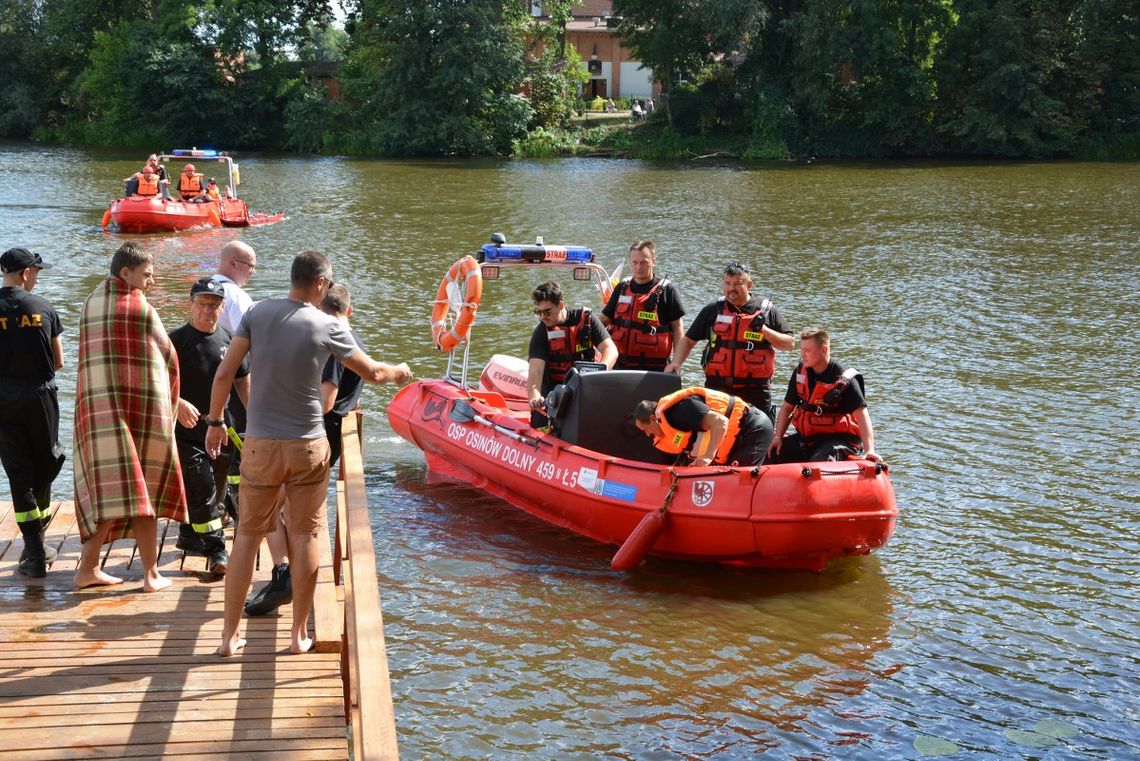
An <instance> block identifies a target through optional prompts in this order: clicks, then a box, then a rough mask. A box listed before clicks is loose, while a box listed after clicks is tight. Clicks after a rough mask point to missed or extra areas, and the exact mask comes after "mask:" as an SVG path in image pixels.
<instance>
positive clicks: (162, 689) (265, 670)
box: [0, 416, 398, 761]
mask: <svg viewBox="0 0 1140 761" xmlns="http://www.w3.org/2000/svg"><path fill="white" fill-rule="evenodd" d="M357 430H358V429H357V421H356V420H355V419H354V417H353V416H349V417H348V418H347V419H346V420H345V426H344V444H345V447H344V456H343V460H342V470H341V475H342V479H341V480H339V481H337V513H336V515H337V519H336V521H335V523H334V526H333V532H332V536H334V537H335V538H336V539H335V542H330V541H329V532H328V531H327V529H326V533H325V541H324V542H323V543H322V545H321V546H322V556H321V564H320V575H319V580H318V588H317V597H316V602H315V604H314V609H315V610H314V615H313V628H312V631H313V636H314V639H315V641H316V648H315V652H312V653H307V654H305V655H290V654H289V652H288V649H289V624H290V608H289V607H288V606H285V607H283V608H281V613H282V615H273V614H270V615H268V616H261V617H246V618H245V621H244V630H245V638H246V640H247V641H248V644H247V645H246V647H245V649H244V650H242V652H241V653H240V654H238V655H237V656H236V657H234V658H219V657H217V656H215V655H214V654H213V652H214V648H216V647H217V645H218V643H219V642H220V640H221V627H222V597H223V587H224V581H223V580H221V579H216V578H214V577H213V576H212V575H210V574H208V573H207V572H206V569H205V559H204V558H200V557H187V558H186V559H185V562H183V560H182V553H181V552H180V551H178V550H176V549H175V548H174V541H175V539H177V534H178V530H177V525H173V524H172V525H171V526H170V528H169V531H168V533H167V536H166V540H165V542H164V543H163V546H162V548H161V555H160V558H159V563H160V566H161V569H162V572H163V574H164V575H165V576H167V577H169V578H170V579H171V580H172V581H173V582H174V583H173V584H172V585H171V586H170V587H169V588H168V589H165V590H162V591H161V592H158V593H155V594H147V593H145V592H143V591H142V587H141V577H142V571H141V567H140V561H139V559H138V557H137V554H136V553H135V552H134V542H133V541H129V540H122V541H119V542H116V543H115V544H114V545H112V547H111V551H110V554H109V555H108V557H107V561H106V565H105V569H106V570H107V571H108V572H109V573H111V574H112V575H115V576H120V577H122V578H124V579H125V580H126V582H125V583H124V584H121V585H117V586H114V587H101V588H94V589H84V590H76V589H75V588H74V585H73V583H72V574H73V573H74V571H75V567H76V564H77V562H78V559H79V549H80V541H79V537H78V531H77V528H76V523H75V514H74V506H73V504H72V503H70V502H59V503H56V505H55V509H56V514H55V518H54V519H53V520H52V523H51V526H50V528H49V531H48V539H49V543H50V545H51V546H52V547H55V548H56V549H57V550H58V551H59V556H58V558H57V559H56V561H55V563H54V564H53V565H52V567H51V569H50V570H49V571H48V575H47V578H45V579H29V578H26V577H24V576H21V575H19V574H18V573H17V572H16V565H17V563H18V560H19V556H20V552H21V551H22V549H23V541H22V539H21V538H20V533H19V530H18V529H17V527H16V524H15V520H14V517H13V513H12V505H11V503H5V504H0V515H2V519H0V755H4V756H6V757H7V756H9V754H11V757H12V758H19V759H20V760H21V761H41V760H47V759H79V758H114V759H128V758H179V757H182V758H210V759H217V760H219V761H220V759H229V758H234V759H238V758H241V759H246V758H267V759H268V758H273V759H306V760H308V759H346V758H349V754H350V748H351V753H352V757H353V758H355V759H358V760H363V759H395V758H397V757H398V753H397V744H396V733H395V716H394V711H393V708H392V701H391V691H390V688H389V681H388V668H387V659H386V655H385V647H384V635H383V624H382V621H381V618H380V598H379V590H378V587H377V581H376V570H375V569H376V566H375V557H374V555H373V550H372V535H371V528H370V525H371V524H370V522H369V519H368V505H367V499H366V495H365V491H364V480H363V468H362V464H361V451H360V438H359V437H358V435H357ZM160 530H161V522H160ZM324 548H328V551H327V552H325V551H324ZM354 560H355V561H356V562H353V561H354ZM271 566H272V562H271V561H270V560H269V557H268V553H267V552H266V551H265V550H264V549H263V550H262V556H261V560H260V569H259V570H258V571H257V572H255V574H254V586H255V588H256V587H260V586H261V584H262V583H264V582H265V581H267V580H268V577H269V572H270V568H271ZM362 684H363V685H365V689H357V686H358V685H362Z"/></svg>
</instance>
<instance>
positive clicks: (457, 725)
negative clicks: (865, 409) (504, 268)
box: [0, 144, 1140, 759]
mask: <svg viewBox="0 0 1140 761" xmlns="http://www.w3.org/2000/svg"><path fill="white" fill-rule="evenodd" d="M142 158H143V156H141V155H140V156H134V155H131V154H129V153H126V152H96V151H87V150H80V149H67V148H55V147H50V148H43V147H39V146H34V145H27V144H0V247H3V248H8V247H9V246H12V245H18V244H19V245H27V246H30V247H31V248H33V249H34V250H37V251H39V252H41V253H43V254H44V256H45V258H46V259H47V260H49V261H51V262H54V263H56V264H57V267H56V268H55V269H53V270H51V271H49V272H45V273H44V274H43V276H42V277H41V279H40V286H39V288H38V290H37V292H39V293H41V294H42V295H44V296H46V297H47V298H49V299H51V300H52V301H53V302H54V303H55V304H56V305H57V307H58V309H59V311H60V312H61V314H62V317H63V321H64V324H65V325H66V326H67V327H68V332H66V333H65V336H64V343H65V347H66V349H67V357H68V366H67V367H66V368H65V369H64V370H63V371H62V373H61V377H60V385H61V389H62V406H63V411H64V420H63V429H64V430H63V433H64V438H65V443H66V446H67V447H68V451H70V444H71V431H70V426H71V414H70V413H71V407H72V401H73V391H74V384H75V352H76V349H75V340H76V332H75V326H76V321H77V315H78V310H79V308H80V306H81V304H82V301H83V299H84V298H85V297H86V295H87V294H88V293H89V292H90V291H91V290H92V289H93V288H94V286H95V284H96V283H97V282H98V281H99V280H100V279H101V278H102V276H103V273H104V272H105V271H106V266H107V264H108V262H109V259H110V255H111V253H112V252H113V251H114V249H115V248H116V247H117V246H118V245H119V244H120V243H121V242H122V240H124V239H125V238H127V237H134V238H137V239H139V240H142V241H144V242H145V243H146V244H147V245H148V246H149V247H151V248H152V249H153V250H154V251H155V253H156V255H157V267H156V269H157V273H158V284H157V287H156V289H155V291H153V292H152V294H151V298H152V301H153V302H154V303H156V304H157V306H158V308H159V311H160V312H161V314H162V315H163V318H164V320H165V321H166V323H167V325H168V327H170V328H174V327H176V326H178V325H180V324H181V323H182V322H183V321H184V320H185V319H186V311H185V306H186V298H185V295H184V294H185V293H186V292H187V289H188V285H189V282H190V281H191V280H192V279H193V278H196V277H200V276H204V275H208V274H210V273H211V272H212V271H213V267H214V264H215V262H216V254H217V251H218V249H219V248H220V247H221V246H222V245H223V244H224V243H225V242H226V241H228V240H231V239H233V238H235V237H238V236H240V237H241V238H242V239H243V240H245V241H247V242H248V243H250V244H251V245H253V246H254V247H255V248H256V250H257V253H258V271H257V273H256V276H255V279H254V280H253V281H252V283H251V285H250V288H249V290H250V291H251V293H252V294H253V295H254V297H255V298H267V297H276V296H281V295H283V294H284V293H285V291H286V290H287V282H288V266H289V262H290V260H291V258H292V257H293V255H294V254H295V253H296V252H298V251H299V250H301V249H303V248H318V249H321V250H324V251H326V252H328V253H329V254H331V256H332V257H333V261H334V268H335V273H334V276H335V277H336V279H338V280H341V281H343V282H346V283H348V284H349V286H350V288H351V290H352V294H353V298H354V302H355V309H356V311H355V315H354V323H353V324H354V327H355V328H356V330H357V331H358V332H359V333H360V334H361V336H362V337H363V339H364V341H365V342H366V344H367V346H368V347H369V349H370V350H371V352H372V353H373V355H374V356H380V357H383V358H386V359H390V360H406V361H408V362H409V363H410V364H411V365H412V367H413V369H414V370H415V372H416V373H417V375H419V376H420V377H430V376H438V375H440V374H442V372H443V371H444V367H445V359H444V358H443V357H441V356H440V355H439V354H438V353H437V352H435V351H434V350H433V349H432V348H431V345H430V337H429V329H428V313H429V311H430V300H431V298H432V296H433V294H434V292H435V288H436V285H437V283H438V280H439V278H440V276H441V275H442V274H443V272H444V270H445V269H446V268H447V266H448V265H449V264H450V263H451V262H452V261H454V260H455V259H456V258H458V257H459V256H461V255H463V254H469V253H474V252H475V250H476V249H477V247H478V246H479V245H481V244H482V243H484V242H485V241H486V240H487V239H488V236H489V235H490V233H492V232H503V233H504V234H506V236H507V238H508V240H511V241H515V242H522V241H528V240H530V239H532V238H533V236H536V235H542V236H544V238H545V240H546V242H548V243H574V244H582V245H589V246H591V247H593V248H594V250H595V251H596V252H597V253H598V255H599V259H600V261H601V262H602V263H603V264H604V265H605V266H606V267H607V268H608V269H612V268H613V267H614V266H615V265H616V264H617V263H618V262H619V261H620V260H621V259H622V257H623V255H624V252H625V250H626V248H627V247H628V245H629V243H630V242H632V241H633V240H635V239H637V238H643V237H650V238H653V239H655V240H656V242H657V248H658V257H659V270H660V271H661V272H663V273H665V274H667V275H668V276H670V277H671V278H672V279H673V280H674V281H676V282H677V283H679V287H680V291H681V294H682V296H683V297H684V300H685V302H686V306H687V308H688V310H689V313H690V316H692V315H695V314H696V312H697V311H698V310H699V308H700V306H701V305H703V304H704V303H706V302H708V301H710V300H712V299H713V298H715V297H716V296H717V295H719V280H720V271H721V270H722V269H723V266H724V264H725V262H726V261H728V260H731V259H738V260H740V261H742V262H745V263H746V264H748V265H749V266H750V268H751V269H752V271H753V273H755V274H754V277H755V279H756V292H757V293H758V294H759V295H762V296H768V297H770V298H772V299H773V301H775V302H776V303H777V304H778V305H779V306H780V307H781V308H782V310H783V311H784V313H785V314H786V315H787V317H788V319H789V322H790V323H791V325H792V326H793V328H795V329H796V330H797V331H798V330H799V329H802V328H804V327H806V326H808V325H812V324H822V325H825V326H827V327H828V328H829V329H830V330H831V332H832V347H833V354H834V355H835V357H836V358H837V359H838V360H839V361H841V362H843V363H845V364H853V365H856V366H857V367H859V368H860V369H861V370H862V371H863V372H864V374H865V375H866V378H867V391H868V399H869V403H870V409H871V416H872V418H873V420H874V423H875V428H876V431H877V438H878V450H879V452H880V453H881V454H882V455H883V456H884V457H885V458H886V459H887V460H888V461H889V462H890V463H891V464H892V470H891V476H892V479H893V481H894V484H895V488H896V490H897V493H898V501H899V507H900V508H901V511H902V515H901V517H900V520H899V522H898V528H897V531H896V534H895V536H894V538H893V539H892V540H891V542H890V544H889V545H888V546H887V547H886V548H884V549H883V550H881V551H880V552H878V553H877V554H876V555H875V556H874V557H867V558H858V559H849V560H845V561H842V562H840V563H837V564H835V565H833V566H832V567H830V568H829V569H828V570H827V571H826V572H824V573H822V574H819V575H813V574H805V573H783V572H775V573H773V572H748V573H744V572H736V571H731V570H725V569H720V568H713V567H694V566H690V565H685V564H679V563H671V562H664V561H656V560H651V561H650V562H648V563H647V564H646V565H645V566H643V567H642V568H641V569H640V570H638V571H637V572H636V573H632V574H627V575H623V574H618V573H614V572H611V571H610V570H609V568H608V561H609V558H610V555H611V553H612V548H607V547H602V546H599V545H596V544H594V543H592V542H590V541H587V540H584V539H580V538H578V537H576V536H574V535H571V534H568V533H566V532H564V531H562V530H559V529H555V528H552V527H548V526H546V525H545V524H542V523H540V522H538V521H536V520H534V519H532V518H530V517H529V516H527V515H525V514H523V513H520V512H518V511H516V510H514V509H513V508H511V507H510V506H508V505H506V504H505V503H503V502H501V501H499V500H497V499H494V498H490V497H487V496H485V495H484V494H482V493H481V492H479V491H477V490H474V489H471V488H468V487H464V486H458V485H454V484H449V483H440V482H438V480H434V479H432V478H431V477H430V475H429V474H428V473H427V472H426V469H425V466H424V460H423V457H422V455H421V454H420V452H419V451H418V450H417V449H415V448H414V447H413V446H411V445H409V444H407V443H405V442H403V441H402V440H400V439H398V438H397V437H395V436H394V435H393V433H392V431H391V429H390V428H389V426H388V424H387V421H386V418H385V416H384V413H383V411H384V408H385V405H386V403H387V401H388V400H389V399H390V398H391V395H392V391H391V389H388V388H380V389H370V390H368V391H366V393H365V396H364V401H363V404H364V407H365V408H366V410H367V412H368V417H367V421H366V426H367V443H366V446H367V453H366V457H367V462H366V468H367V482H368V493H369V499H370V503H371V507H372V516H373V525H374V530H375V536H376V550H377V558H378V561H377V562H378V567H377V571H378V573H379V575H380V581H381V593H382V596H383V608H384V617H385V619H384V623H385V633H386V636H387V645H388V656H389V661H390V666H391V676H392V687H393V692H394V695H395V699H396V717H397V728H398V731H399V733H400V747H401V751H402V755H403V757H405V758H424V759H504V758H517V759H592V758H612V759H682V758H683V759H749V758H755V757H757V756H759V755H761V754H763V753H765V752H767V753H768V754H769V756H768V757H771V758H794V759H828V758H838V759H848V758H866V759H880V758H918V757H925V756H933V755H939V754H949V755H950V756H951V757H953V758H1001V759H1006V758H1048V759H1064V758H1096V759H1120V758H1130V757H1132V758H1134V757H1137V756H1140V726H1138V722H1140V698H1138V697H1137V685H1138V684H1140V660H1138V657H1137V653H1138V645H1140V615H1138V613H1137V610H1138V608H1140V594H1138V592H1137V571H1138V568H1140V561H1138V560H1137V552H1138V550H1140V520H1138V518H1137V508H1138V507H1140V478H1138V476H1137V464H1138V462H1137V461H1138V451H1137V450H1138V448H1140V425H1138V423H1140V392H1138V391H1137V380H1136V378H1137V375H1136V373H1137V367H1140V349H1138V340H1137V339H1138V333H1137V328H1136V323H1137V297H1138V290H1140V165H1137V164H1074V163H1057V164H1053V163H1042V164H963V165H934V164H922V165H909V164H897V165H896V164H890V165H887V164H874V165H865V164H844V165H807V166H783V165H770V164H755V165H738V164H730V165H711V166H710V165H696V164H687V163H661V164H658V163H646V162H638V161H618V160H560V161H512V162H498V161H485V162H461V163H460V162H453V163H428V162H424V163H419V162H384V161H366V160H348V159H302V158H280V157H260V156H248V157H242V160H241V164H242V177H243V180H244V183H245V184H244V185H243V188H242V189H243V194H244V195H245V197H246V198H247V200H248V201H249V202H250V205H251V208H253V209H254V210H257V211H285V212H287V213H288V215H289V218H288V219H287V220H286V221H284V222H282V223H280V224H276V225H269V226H264V227H258V228H251V229H248V230H245V231H235V230H222V231H208V232H198V233H181V234H177V235H170V236H162V235H150V236H120V235H117V234H109V233H104V232H103V231H101V230H100V228H99V220H100V217H101V215H102V211H103V209H104V208H105V207H106V203H107V201H108V200H109V199H110V198H111V197H113V196H114V195H115V193H116V192H117V191H118V189H119V187H120V186H121V183H120V180H121V178H123V177H126V176H127V175H128V174H129V173H130V172H132V171H134V170H135V169H136V168H137V167H138V165H139V162H140V160H141V159H142ZM206 166H207V169H206V173H207V174H209V173H210V170H209V168H208V167H209V165H206ZM199 168H200V169H201V168H202V167H201V166H200V167H199ZM533 286H534V283H532V282H529V281H525V282H524V281H523V280H518V279H512V278H507V277H504V279H503V280H501V281H498V282H496V283H488V284H487V287H486V288H485V294H484V306H483V308H481V309H480V312H479V321H478V323H477V324H476V327H475V331H474V334H473V335H474V341H473V348H472V356H473V360H474V361H475V363H476V364H479V363H481V362H483V361H485V360H486V359H487V358H488V357H489V356H490V355H491V354H493V353H496V352H504V353H508V354H515V355H525V350H526V340H527V337H528V336H529V332H530V330H531V327H532V326H533V318H532V317H531V316H530V315H529V313H528V309H527V307H528V306H529V303H528V299H527V295H528V294H529V291H530V289H531V288H532V287H533ZM573 293H574V299H575V300H579V301H581V300H584V299H587V298H592V297H591V296H590V295H589V294H588V293H586V292H585V291H577V290H574V291H573ZM794 364H795V362H794V357H790V356H787V355H784V356H781V357H780V358H779V361H778V370H777V375H778V377H779V378H786V377H787V375H788V374H789V373H790V371H791V369H792V368H793V367H794ZM686 370H687V378H688V379H689V380H691V381H695V380H696V379H697V378H698V377H699V373H698V369H697V366H696V360H695V358H694V359H691V360H690V362H689V365H688V367H687V368H686ZM476 372H477V370H476ZM71 481H72V479H71V471H70V466H68V470H66V471H65V472H64V474H63V476H61V479H60V481H58V482H57V484H58V488H59V492H60V495H61V496H66V495H67V493H68V492H69V491H70V488H71ZM6 486H7V485H6V484H4V489H5V490H4V491H3V492H0V498H4V499H6V498H8V494H7V490H6Z"/></svg>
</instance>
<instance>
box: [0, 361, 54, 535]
mask: <svg viewBox="0 0 1140 761" xmlns="http://www.w3.org/2000/svg"><path fill="white" fill-rule="evenodd" d="M0 461H3V464H4V472H5V473H7V474H8V485H9V487H10V489H11V491H12V502H13V504H14V507H15V513H16V522H17V523H18V524H19V526H20V532H21V533H22V534H24V535H25V536H30V535H33V534H35V535H38V534H39V533H40V532H41V531H43V530H44V529H45V528H47V524H48V522H49V521H50V520H51V485H52V482H53V481H54V480H55V477H56V476H58V475H59V471H60V469H61V468H62V467H63V461H64V456H63V450H62V449H61V448H60V446H59V399H58V397H57V395H56V388H55V385H54V384H46V385H39V386H29V385H27V384H26V383H21V382H20V381H18V380H12V379H7V378H0Z"/></svg>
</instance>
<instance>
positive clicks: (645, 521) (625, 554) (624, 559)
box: [610, 510, 665, 571]
mask: <svg viewBox="0 0 1140 761" xmlns="http://www.w3.org/2000/svg"><path fill="white" fill-rule="evenodd" d="M664 530H665V511H664V510H654V511H653V512H651V513H648V514H646V516H645V517H644V518H642V519H641V523H638V524H637V528H635V529H634V530H633V531H632V532H631V533H630V535H629V536H628V537H626V540H625V542H624V543H623V544H622V546H621V549H619V550H618V551H617V554H616V555H614V559H613V560H611V561H610V568H612V569H614V570H615V571H629V570H631V569H633V568H636V567H637V564H638V563H640V562H641V561H642V560H644V559H645V556H646V555H648V554H649V551H650V550H651V549H653V545H654V544H656V543H657V540H658V538H660V536H661V533H662V532H663V531H664Z"/></svg>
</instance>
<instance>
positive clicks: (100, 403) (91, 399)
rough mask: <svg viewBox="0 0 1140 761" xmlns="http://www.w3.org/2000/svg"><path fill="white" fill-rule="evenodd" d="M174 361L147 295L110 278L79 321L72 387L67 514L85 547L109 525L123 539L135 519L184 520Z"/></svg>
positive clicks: (91, 298) (112, 535)
mask: <svg viewBox="0 0 1140 761" xmlns="http://www.w3.org/2000/svg"><path fill="white" fill-rule="evenodd" d="M177 399H178V356H177V354H175V352H174V348H173V347H172V346H171V344H170V339H169V338H168V337H167V335H166V330H165V329H164V328H163V326H162V321H161V320H160V319H159V317H158V313H157V312H156V311H155V310H154V307H152V306H151V305H150V304H149V303H148V302H147V300H146V295H145V294H144V293H143V292H142V291H140V290H137V289H133V288H131V287H130V286H128V285H127V284H126V283H125V282H123V281H122V280H120V279H119V278H117V277H108V278H107V279H106V280H105V281H103V283H101V284H100V285H99V286H98V287H97V288H96V289H95V291H94V292H93V293H92V294H91V295H90V296H89V297H88V298H87V301H86V302H85V303H84V305H83V313H82V315H81V317H80V319H79V380H78V384H77V386H76V389H75V451H74V459H73V460H72V462H74V463H75V506H76V512H77V513H78V515H79V533H80V536H81V537H82V539H83V540H84V541H87V539H88V538H90V537H91V535H93V534H94V533H95V530H96V526H97V524H98V523H100V522H102V521H114V524H113V525H112V527H111V530H110V535H109V536H108V541H113V540H115V539H121V538H123V537H124V536H126V535H127V533H128V531H129V529H130V520H131V518H132V517H135V516H148V517H149V516H156V517H159V518H169V519H171V520H176V521H185V520H186V490H185V488H184V487H183V484H182V472H181V470H180V469H179V467H178V448H177V447H176V446H175V443H174V423H175V412H174V407H173V402H176V401H177Z"/></svg>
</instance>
